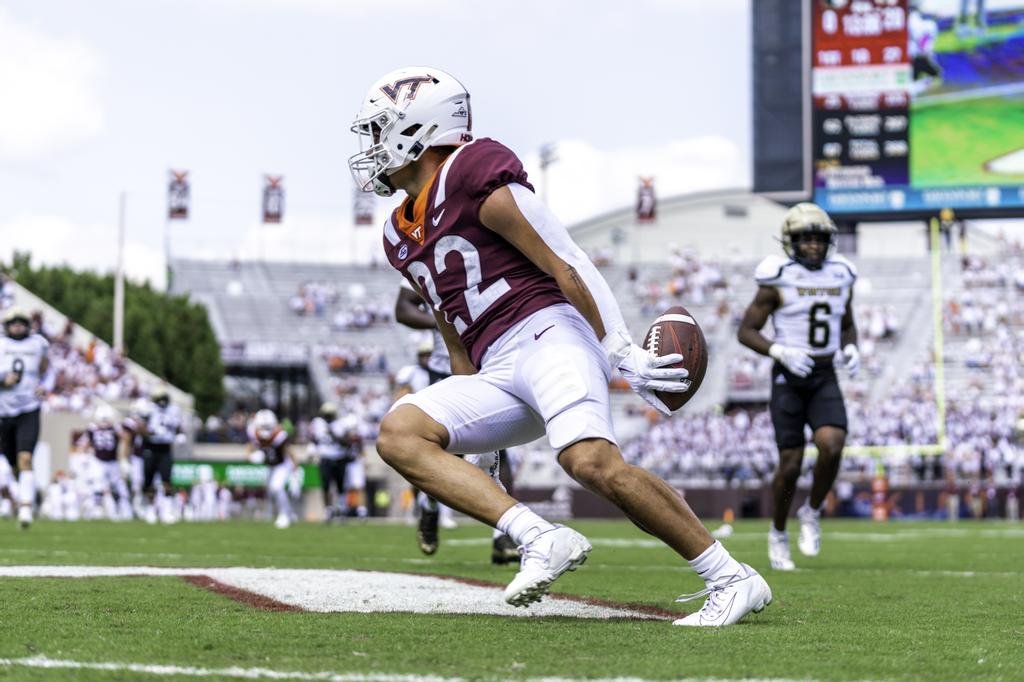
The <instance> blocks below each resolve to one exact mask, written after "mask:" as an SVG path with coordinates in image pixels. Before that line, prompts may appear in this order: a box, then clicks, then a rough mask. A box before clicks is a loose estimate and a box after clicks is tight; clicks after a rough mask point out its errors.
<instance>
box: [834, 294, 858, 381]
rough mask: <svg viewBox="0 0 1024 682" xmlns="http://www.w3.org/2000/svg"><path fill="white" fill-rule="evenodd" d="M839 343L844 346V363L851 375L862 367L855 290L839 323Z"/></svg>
mask: <svg viewBox="0 0 1024 682" xmlns="http://www.w3.org/2000/svg"><path fill="white" fill-rule="evenodd" d="M839 343H840V344H841V345H842V348H843V364H844V365H845V366H846V371H847V372H848V373H849V374H850V376H851V377H853V376H855V375H856V374H857V370H859V369H860V350H859V349H858V348H857V323H856V322H855V321H854V319H853V291H852V290H851V291H850V298H849V300H848V301H846V310H845V311H844V312H843V319H842V322H840V323H839Z"/></svg>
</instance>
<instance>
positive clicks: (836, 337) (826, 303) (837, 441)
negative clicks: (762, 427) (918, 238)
mask: <svg viewBox="0 0 1024 682" xmlns="http://www.w3.org/2000/svg"><path fill="white" fill-rule="evenodd" d="M835 236H836V226H835V223H833V222H832V219H831V218H829V216H828V214H827V213H825V212H824V211H823V210H821V209H820V208H818V206H816V205H815V204H810V203H803V204H797V205H796V206H794V207H793V208H791V209H789V211H788V212H787V213H786V216H785V219H784V220H783V222H782V248H783V250H784V251H785V253H786V257H785V258H783V257H781V256H768V257H767V258H765V259H764V260H763V261H761V263H760V265H758V266H757V270H756V271H755V273H754V277H755V279H756V280H757V285H758V288H757V293H756V294H755V295H754V300H753V301H752V302H751V304H750V305H749V306H748V307H747V310H746V312H745V313H744V314H743V320H742V321H741V322H740V328H739V332H738V334H737V337H738V338H739V341H740V343H742V344H743V345H744V346H747V347H748V348H750V349H752V350H754V351H756V352H758V353H760V354H762V355H767V356H769V357H771V358H773V359H774V360H775V365H774V366H773V367H772V395H771V403H770V407H771V415H772V425H773V426H774V427H775V442H776V444H777V445H778V446H779V467H778V469H776V471H775V478H774V480H773V481H772V495H773V498H774V503H775V504H774V511H773V524H772V528H771V530H770V531H769V533H768V558H769V560H770V561H771V565H772V568H774V569H776V570H780V571H791V570H793V568H794V565H793V560H792V558H791V557H790V552H789V535H788V534H787V533H786V518H787V517H788V516H789V509H790V506H791V505H792V503H793V495H794V493H795V492H796V483H797V479H798V478H800V468H801V465H802V463H803V458H804V447H805V446H806V444H807V443H806V438H805V436H804V425H805V424H806V425H808V426H810V427H811V431H812V432H813V434H814V445H815V447H817V449H818V459H817V461H816V462H815V464H814V482H813V484H812V485H811V494H810V496H809V497H808V498H807V501H806V502H805V503H804V504H803V506H801V507H800V509H798V510H797V518H798V519H799V520H800V541H799V543H798V546H799V547H800V551H801V552H802V553H803V554H805V555H807V556H817V555H818V552H819V551H820V550H821V526H820V523H819V519H820V517H821V506H822V505H823V504H824V503H825V496H826V495H828V491H829V490H831V489H832V484H833V483H835V480H836V475H837V474H838V473H839V461H840V458H841V457H842V454H843V446H844V445H845V443H846V406H845V405H844V404H843V394H842V392H841V391H840V390H839V382H838V381H837V380H836V373H835V369H834V368H833V358H834V356H835V355H836V354H837V353H840V354H841V355H842V361H843V364H844V365H845V366H846V370H847V371H848V372H849V374H850V376H853V375H855V374H856V373H857V369H858V367H860V352H859V351H858V350H857V326H856V325H855V324H854V321H853V284H854V282H855V281H856V279H857V270H856V269H855V268H854V267H853V264H852V263H850V261H848V260H847V259H846V258H844V257H842V256H839V255H833V253H832V251H833V249H834V247H835ZM769 317H771V318H772V325H773V326H774V328H775V337H774V339H773V340H771V341H769V340H768V339H767V338H766V337H765V336H764V334H762V333H761V328H762V327H764V325H765V323H766V322H767V321H768V318H769ZM840 348H842V351H841V352H840V351H839V349H840Z"/></svg>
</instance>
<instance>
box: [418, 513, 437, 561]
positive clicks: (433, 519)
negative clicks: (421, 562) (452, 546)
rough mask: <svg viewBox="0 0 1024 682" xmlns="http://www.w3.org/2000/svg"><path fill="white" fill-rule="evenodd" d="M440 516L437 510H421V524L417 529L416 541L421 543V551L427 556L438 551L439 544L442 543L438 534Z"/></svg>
mask: <svg viewBox="0 0 1024 682" xmlns="http://www.w3.org/2000/svg"><path fill="white" fill-rule="evenodd" d="M439 516H440V514H438V512H437V510H434V511H429V510H427V509H421V510H420V525H419V528H417V529H416V542H417V543H419V546H420V551H421V552H423V553H424V554H426V555H427V556H430V555H431V554H434V553H435V552H436V551H437V546H438V545H440V544H441V541H440V539H439V538H438V536H437V525H438V523H439V522H440V519H439V518H438V517H439Z"/></svg>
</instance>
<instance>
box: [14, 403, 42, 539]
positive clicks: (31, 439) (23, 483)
mask: <svg viewBox="0 0 1024 682" xmlns="http://www.w3.org/2000/svg"><path fill="white" fill-rule="evenodd" d="M14 420H15V435H14V439H15V446H16V448H17V452H18V488H19V489H20V499H19V506H18V523H19V524H21V527H22V528H28V527H29V526H30V525H32V507H33V505H34V504H35V500H36V477H35V473H34V472H33V471H32V453H33V452H34V451H35V448H36V443H37V442H38V441H39V410H33V411H32V412H26V413H25V414H20V415H18V416H17V417H15V418H14Z"/></svg>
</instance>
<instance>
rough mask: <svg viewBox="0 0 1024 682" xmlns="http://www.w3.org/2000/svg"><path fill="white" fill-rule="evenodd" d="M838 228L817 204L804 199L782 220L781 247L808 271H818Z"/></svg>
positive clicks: (831, 245) (834, 240)
mask: <svg viewBox="0 0 1024 682" xmlns="http://www.w3.org/2000/svg"><path fill="white" fill-rule="evenodd" d="M838 232H839V230H838V229H837V228H836V224H835V223H834V222H832V219H831V218H830V217H829V216H828V214H827V213H825V211H823V210H822V209H821V208H820V207H819V206H818V205H817V204H812V203H809V202H804V203H800V204H797V205H796V206H794V207H793V208H791V209H789V210H788V211H787V212H786V216H785V217H784V218H783V220H782V240H781V241H782V250H783V251H785V252H786V255H787V256H789V257H790V258H791V259H793V260H794V261H796V262H797V263H799V264H800V265H802V266H804V267H805V268H807V269H808V270H819V269H821V266H822V265H823V264H824V263H825V261H826V260H827V259H828V257H829V256H831V255H832V251H833V250H834V249H835V246H836V234H837V233H838Z"/></svg>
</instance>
